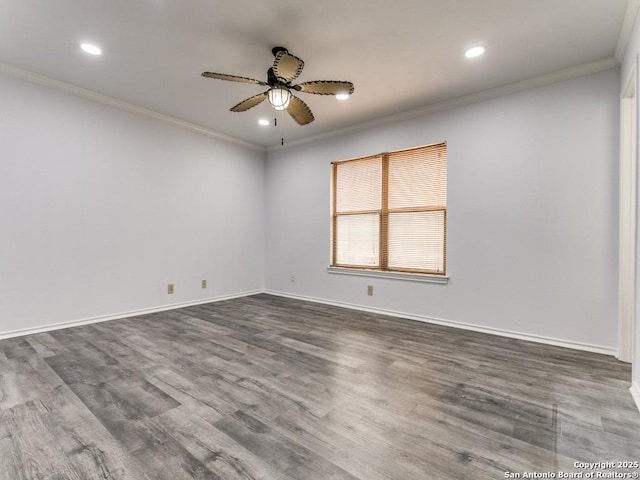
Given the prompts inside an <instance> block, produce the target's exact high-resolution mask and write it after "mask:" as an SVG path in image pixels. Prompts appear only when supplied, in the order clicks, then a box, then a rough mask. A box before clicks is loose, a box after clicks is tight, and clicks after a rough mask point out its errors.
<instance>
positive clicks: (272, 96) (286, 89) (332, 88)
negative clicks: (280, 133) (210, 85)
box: [202, 47, 354, 125]
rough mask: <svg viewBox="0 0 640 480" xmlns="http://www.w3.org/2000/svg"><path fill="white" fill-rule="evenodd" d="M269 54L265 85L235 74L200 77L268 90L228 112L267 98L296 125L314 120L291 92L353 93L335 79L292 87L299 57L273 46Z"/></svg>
mask: <svg viewBox="0 0 640 480" xmlns="http://www.w3.org/2000/svg"><path fill="white" fill-rule="evenodd" d="M271 52H272V53H273V55H274V57H275V60H274V61H273V66H272V67H271V68H269V70H267V81H266V82H263V81H261V80H255V79H253V78H246V77H239V76H236V75H226V74H224V73H213V72H203V73H202V76H203V77H207V78H217V79H218V80H228V81H231V82H240V83H253V84H257V85H264V86H265V87H269V90H267V91H266V92H263V93H259V94H258V95H254V96H253V97H250V98H247V99H246V100H243V101H242V102H240V103H238V104H237V105H235V106H233V107H231V109H230V110H231V111H232V112H244V111H246V110H249V109H250V108H252V107H255V106H256V105H259V104H260V103H262V102H263V101H264V100H265V99H268V100H269V103H270V104H271V106H272V107H273V108H275V109H276V110H286V111H287V112H288V113H289V115H291V117H292V118H293V119H294V120H295V121H296V122H297V123H298V124H299V125H306V124H308V123H311V122H313V119H314V117H313V113H311V109H310V108H309V107H308V106H307V104H306V103H304V102H303V101H302V100H300V99H299V98H298V97H296V96H295V95H294V94H293V93H292V90H293V91H296V92H302V93H312V94H315V95H336V96H337V95H351V94H352V93H353V90H354V87H353V83H351V82H342V81H337V80H316V81H313V82H303V83H299V84H297V85H292V84H291V82H292V81H294V80H295V79H296V78H298V76H299V75H300V73H302V69H303V68H304V62H303V61H302V60H301V59H299V58H298V57H296V56H294V55H291V54H290V53H289V51H288V50H287V49H286V48H284V47H274V48H273V49H272V50H271Z"/></svg>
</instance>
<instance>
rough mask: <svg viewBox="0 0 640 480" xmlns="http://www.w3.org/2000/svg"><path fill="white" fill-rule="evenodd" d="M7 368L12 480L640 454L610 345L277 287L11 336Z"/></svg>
mask: <svg viewBox="0 0 640 480" xmlns="http://www.w3.org/2000/svg"><path fill="white" fill-rule="evenodd" d="M0 374H1V377H0V478H2V479H8V480H18V479H78V480H87V479H136V480H137V479H150V480H158V479H167V480H179V479H191V478H197V479H224V480H232V479H244V480H247V479H278V480H284V479H287V480H289V479H302V480H314V479H318V480H333V479H361V480H379V479H401V480H410V479H498V478H505V472H515V473H520V474H523V472H525V471H526V472H534V471H535V472H547V471H554V472H557V471H559V470H561V471H566V472H580V471H585V470H583V469H580V468H576V467H575V466H574V462H575V461H584V462H604V461H625V460H631V461H638V460H640V413H639V412H638V410H637V409H636V407H635V405H634V404H633V401H632V399H631V396H630V393H629V390H628V387H629V382H630V368H629V366H628V365H626V364H623V363H620V362H618V361H616V360H615V359H614V358H612V357H608V356H603V355H597V354H590V353H584V352H578V351H573V350H568V349H563V348H556V347H549V346H543V345H539V344H533V343H527V342H524V341H519V340H512V339H507V338H500V337H494V336H490V335H484V334H479V333H473V332H468V331H462V330H456V329H450V328H445V327H440V326H433V325H427V324H423V323H418V322H413V321H409V320H400V319H394V318H392V317H385V316H379V315H374V314H368V313H362V312H355V311H351V310H345V309H340V308H336V307H330V306H326V305H320V304H314V303H306V302H301V301H296V300H291V299H284V298H279V297H274V296H269V295H256V296H252V297H245V298H240V299H234V300H229V301H224V302H218V303H213V304H208V305H203V306H198V307H190V308H183V309H179V310H173V311H169V312H162V313H156V314H151V315H144V316H140V317H135V318H129V319H124V320H117V321H111V322H106V323H101V324H95V325H90V326H84V327H78V328H70V329H66V330H58V331H54V332H50V333H42V334H37V335H31V336H27V337H21V338H15V339H9V340H3V341H0ZM603 471H613V470H603ZM623 471H625V470H623ZM626 471H627V472H631V471H634V470H633V469H631V470H626Z"/></svg>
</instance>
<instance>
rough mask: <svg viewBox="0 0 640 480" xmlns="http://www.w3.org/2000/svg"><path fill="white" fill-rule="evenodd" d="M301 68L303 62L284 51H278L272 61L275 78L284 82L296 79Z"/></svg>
mask: <svg viewBox="0 0 640 480" xmlns="http://www.w3.org/2000/svg"><path fill="white" fill-rule="evenodd" d="M303 68H304V62H303V61H302V60H301V59H299V58H298V57H296V56H294V55H291V54H290V53H289V52H287V51H284V50H281V51H279V52H278V53H277V54H276V59H275V60H274V61H273V71H274V72H275V74H276V77H278V78H282V79H283V80H285V81H286V82H290V81H291V80H295V79H296V78H298V75H300V74H301V73H302V69H303Z"/></svg>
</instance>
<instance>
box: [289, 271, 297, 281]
mask: <svg viewBox="0 0 640 480" xmlns="http://www.w3.org/2000/svg"><path fill="white" fill-rule="evenodd" d="M289 280H291V283H294V282H295V281H296V274H295V273H292V274H291V275H289Z"/></svg>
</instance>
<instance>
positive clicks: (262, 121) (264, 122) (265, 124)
mask: <svg viewBox="0 0 640 480" xmlns="http://www.w3.org/2000/svg"><path fill="white" fill-rule="evenodd" d="M258 123H259V124H260V125H262V126H265V127H266V126H267V125H269V120H267V119H266V118H261V119H260V120H258Z"/></svg>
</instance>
